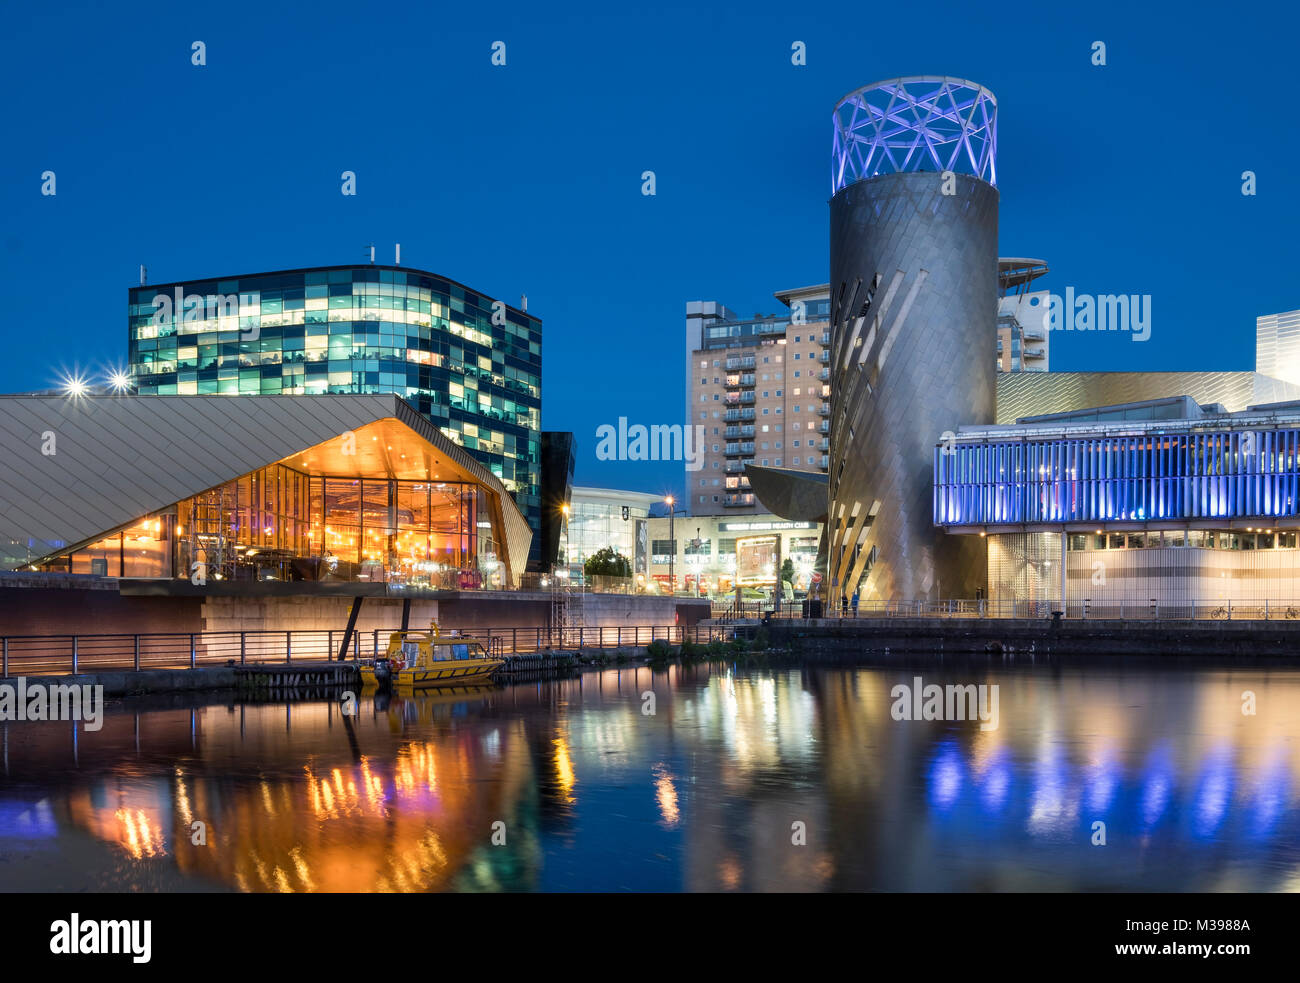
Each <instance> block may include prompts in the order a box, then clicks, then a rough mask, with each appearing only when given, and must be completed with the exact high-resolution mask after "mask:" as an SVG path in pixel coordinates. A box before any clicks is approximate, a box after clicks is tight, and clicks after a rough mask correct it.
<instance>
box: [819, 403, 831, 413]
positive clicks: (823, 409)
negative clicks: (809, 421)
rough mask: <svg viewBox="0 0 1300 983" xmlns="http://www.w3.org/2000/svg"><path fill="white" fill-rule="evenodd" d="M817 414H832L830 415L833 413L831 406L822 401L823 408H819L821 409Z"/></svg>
mask: <svg viewBox="0 0 1300 983" xmlns="http://www.w3.org/2000/svg"><path fill="white" fill-rule="evenodd" d="M817 415H818V416H830V415H831V408H830V407H829V406H827V405H826V404H825V403H822V405H821V409H819V410H818V411H817Z"/></svg>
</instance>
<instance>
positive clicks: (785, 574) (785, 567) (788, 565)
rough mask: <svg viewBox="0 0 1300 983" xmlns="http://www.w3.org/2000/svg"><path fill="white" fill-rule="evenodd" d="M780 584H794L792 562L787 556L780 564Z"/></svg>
mask: <svg viewBox="0 0 1300 983" xmlns="http://www.w3.org/2000/svg"><path fill="white" fill-rule="evenodd" d="M781 582H782V583H783V584H793V583H794V561H793V560H791V559H790V558H789V557H788V556H787V557H786V558H785V562H784V563H782V564H781Z"/></svg>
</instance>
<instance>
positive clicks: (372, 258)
mask: <svg viewBox="0 0 1300 983" xmlns="http://www.w3.org/2000/svg"><path fill="white" fill-rule="evenodd" d="M370 265H371V266H374V265H375V244H374V243H373V242H372V243H371V244H370Z"/></svg>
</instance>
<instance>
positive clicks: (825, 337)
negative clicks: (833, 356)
mask: <svg viewBox="0 0 1300 983" xmlns="http://www.w3.org/2000/svg"><path fill="white" fill-rule="evenodd" d="M830 343H831V333H830V332H829V331H823V332H822V344H823V345H829V344H830Z"/></svg>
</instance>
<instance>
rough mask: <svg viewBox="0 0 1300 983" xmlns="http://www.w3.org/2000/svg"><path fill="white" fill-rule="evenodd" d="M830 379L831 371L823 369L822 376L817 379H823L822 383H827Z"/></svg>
mask: <svg viewBox="0 0 1300 983" xmlns="http://www.w3.org/2000/svg"><path fill="white" fill-rule="evenodd" d="M830 377H831V370H830V369H822V370H821V374H820V375H818V377H817V378H819V379H821V381H822V382H825V381H826V380H827V379H829V378H830Z"/></svg>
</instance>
